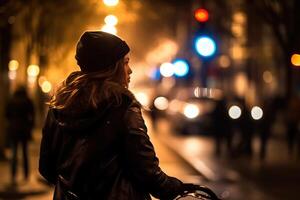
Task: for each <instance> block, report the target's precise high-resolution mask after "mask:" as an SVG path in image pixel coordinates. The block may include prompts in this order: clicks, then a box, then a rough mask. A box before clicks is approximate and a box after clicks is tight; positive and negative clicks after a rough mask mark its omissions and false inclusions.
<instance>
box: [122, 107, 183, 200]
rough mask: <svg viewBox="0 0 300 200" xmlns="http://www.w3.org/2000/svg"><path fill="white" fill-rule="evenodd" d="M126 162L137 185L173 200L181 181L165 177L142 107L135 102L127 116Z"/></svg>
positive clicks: (155, 194)
mask: <svg viewBox="0 0 300 200" xmlns="http://www.w3.org/2000/svg"><path fill="white" fill-rule="evenodd" d="M124 123H125V126H126V129H127V132H126V134H125V148H124V149H125V150H124V157H125V161H124V162H125V163H126V166H127V168H128V170H129V176H130V177H131V178H132V180H133V181H134V182H136V183H137V185H141V186H142V187H143V188H146V189H147V190H148V192H150V193H151V195H153V196H154V197H156V198H159V199H173V198H175V197H176V196H177V194H178V193H179V191H180V188H181V186H182V182H181V181H180V180H178V179H176V178H174V177H170V176H168V175H166V174H165V173H164V172H163V171H162V170H161V169H160V167H159V160H158V158H157V157H156V154H155V151H154V147H153V145H152V143H151V141H150V139H149V136H148V134H147V128H146V126H145V123H144V120H143V117H142V114H141V109H140V106H139V105H138V104H137V103H132V104H131V105H130V106H129V109H128V110H127V111H126V113H125V117H124Z"/></svg>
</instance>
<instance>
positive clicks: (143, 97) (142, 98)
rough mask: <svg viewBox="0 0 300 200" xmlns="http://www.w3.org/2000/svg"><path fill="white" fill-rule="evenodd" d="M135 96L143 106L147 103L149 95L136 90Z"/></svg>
mask: <svg viewBox="0 0 300 200" xmlns="http://www.w3.org/2000/svg"><path fill="white" fill-rule="evenodd" d="M135 97H136V99H137V100H138V101H139V102H140V103H141V104H142V105H143V106H148V105H149V96H148V95H147V94H146V93H145V92H138V93H137V94H135Z"/></svg>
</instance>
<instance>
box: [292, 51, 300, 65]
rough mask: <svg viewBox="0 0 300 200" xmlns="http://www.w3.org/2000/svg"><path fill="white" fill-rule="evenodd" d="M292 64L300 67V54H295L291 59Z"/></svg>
mask: <svg viewBox="0 0 300 200" xmlns="http://www.w3.org/2000/svg"><path fill="white" fill-rule="evenodd" d="M291 63H292V64H293V65H294V66H298V67H299V66H300V54H293V55H292V57H291Z"/></svg>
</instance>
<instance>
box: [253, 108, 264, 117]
mask: <svg viewBox="0 0 300 200" xmlns="http://www.w3.org/2000/svg"><path fill="white" fill-rule="evenodd" d="M251 116H252V118H253V119H255V120H259V119H261V118H262V116H263V110H262V109H261V108H260V107H258V106H254V107H253V108H252V109H251Z"/></svg>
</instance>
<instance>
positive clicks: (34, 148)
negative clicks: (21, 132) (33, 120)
mask: <svg viewBox="0 0 300 200" xmlns="http://www.w3.org/2000/svg"><path fill="white" fill-rule="evenodd" d="M40 138H41V133H40V130H39V129H35V130H34V133H33V141H31V142H30V144H29V159H30V160H29V164H30V177H29V181H25V180H24V179H23V176H22V175H23V171H22V169H21V164H22V162H23V161H22V158H19V159H18V162H19V166H18V171H17V172H18V173H17V185H15V186H14V185H12V184H11V179H10V161H9V160H6V161H0V173H1V178H0V200H49V199H52V188H51V186H49V185H47V183H46V182H44V181H43V179H42V178H41V176H40V175H39V174H38V152H39V147H40ZM20 151H21V148H20V149H19V155H21V152H20ZM9 154H10V151H7V152H6V156H7V158H9V157H10V155H9Z"/></svg>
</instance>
